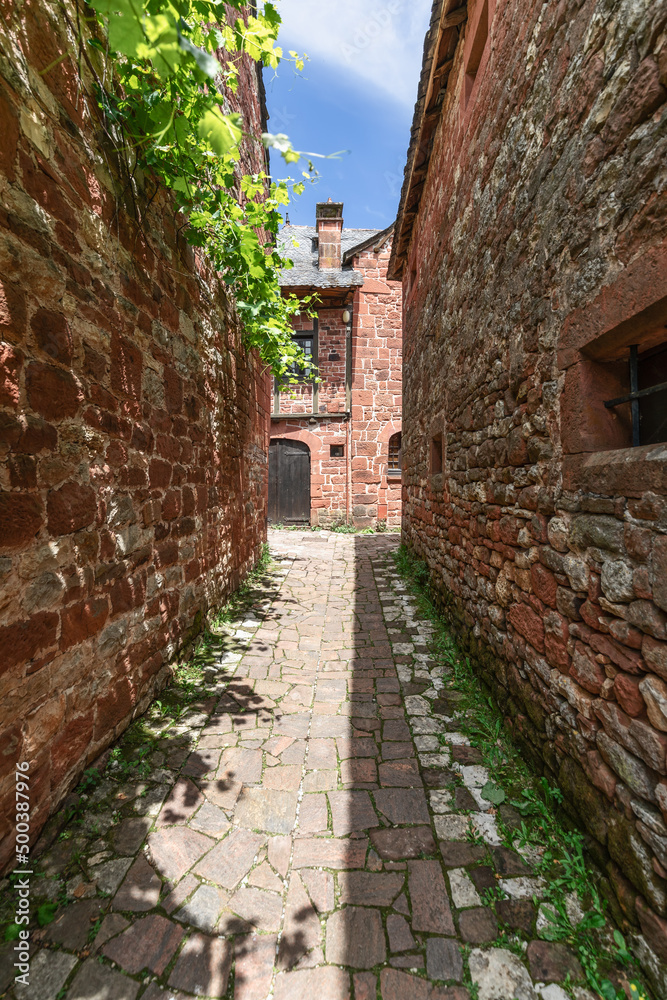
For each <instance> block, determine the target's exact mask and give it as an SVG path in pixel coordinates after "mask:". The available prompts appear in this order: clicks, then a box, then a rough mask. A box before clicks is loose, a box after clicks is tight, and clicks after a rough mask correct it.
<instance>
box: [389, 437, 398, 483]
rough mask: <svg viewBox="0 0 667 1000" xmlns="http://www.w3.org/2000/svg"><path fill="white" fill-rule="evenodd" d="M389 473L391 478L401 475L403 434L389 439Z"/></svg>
mask: <svg viewBox="0 0 667 1000" xmlns="http://www.w3.org/2000/svg"><path fill="white" fill-rule="evenodd" d="M387 472H388V473H389V475H390V476H400V474H401V432H400V431H399V432H398V433H397V434H392V436H391V437H390V438H389V455H388V463H387Z"/></svg>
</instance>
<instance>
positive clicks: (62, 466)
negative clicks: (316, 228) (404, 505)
mask: <svg viewBox="0 0 667 1000" xmlns="http://www.w3.org/2000/svg"><path fill="white" fill-rule="evenodd" d="M20 6H21V10H20V11H19V10H18V6H15V7H14V9H13V10H12V9H11V8H10V9H8V10H6V11H5V12H4V13H3V19H4V20H3V22H2V23H1V24H0V31H1V35H0V46H1V49H2V53H1V57H0V71H1V73H2V77H1V78H0V135H2V142H1V143H0V200H1V204H2V208H1V209H0V330H1V337H2V340H1V342H0V450H1V458H2V465H1V471H0V650H1V653H0V704H1V706H2V708H1V709H0V716H1V724H0V840H1V845H0V866H4V864H5V863H6V862H7V859H8V857H9V852H10V850H11V848H12V846H13V845H12V842H11V839H10V837H9V836H7V834H8V833H9V824H10V820H11V817H12V810H11V809H10V800H11V801H12V802H13V799H14V792H13V782H14V764H15V762H16V761H17V760H27V761H29V762H30V773H31V829H32V832H33V834H37V833H38V831H39V828H40V826H41V825H42V824H43V822H44V821H45V819H46V818H47V816H48V814H49V813H50V812H52V811H53V810H54V809H55V808H56V806H57V805H58V803H59V801H60V800H61V799H62V798H63V796H64V795H65V794H66V792H67V791H68V789H69V788H70V787H71V786H72V784H73V783H74V781H75V780H77V778H78V775H79V774H80V773H81V771H82V769H83V768H84V767H85V766H86V765H87V764H88V763H90V761H91V760H93V759H94V758H95V757H96V756H97V755H98V754H99V753H100V751H101V750H103V749H104V748H105V747H106V746H107V745H108V744H109V743H110V742H111V741H112V740H113V739H114V737H115V736H117V735H118V733H119V732H120V731H121V730H122V729H123V728H124V727H125V726H126V725H127V724H128V722H129V721H130V719H131V718H132V717H133V716H134V715H136V714H138V713H139V712H141V711H142V710H143V709H144V708H145V706H146V705H147V703H148V701H149V700H150V698H151V696H152V694H153V693H154V692H155V691H156V690H157V688H158V687H159V686H160V685H161V684H162V683H163V682H164V681H165V680H166V679H167V676H168V671H169V667H168V664H169V662H170V661H171V660H172V659H173V657H174V656H175V655H176V653H177V652H178V651H179V650H180V649H181V648H182V647H183V645H184V644H185V643H187V642H188V641H189V639H191V638H192V637H193V636H194V634H196V632H197V630H198V629H199V627H200V623H201V619H202V615H203V614H204V613H205V612H206V611H207V609H208V608H209V607H211V606H215V605H216V604H218V603H219V602H221V601H222V600H223V599H224V598H225V596H226V595H227V594H228V593H229V591H230V590H231V589H232V588H233V587H234V586H236V585H237V584H238V583H239V581H240V579H241V577H242V576H243V575H244V573H245V572H246V571H247V570H248V569H249V568H250V567H251V566H252V564H253V563H254V561H255V560H256V558H257V556H258V553H259V550H260V546H261V543H262V541H263V540H264V539H265V518H266V453H267V444H268V435H267V411H268V405H269V398H268V390H269V386H268V380H267V379H266V378H265V377H264V376H263V375H262V374H261V366H260V365H259V363H258V361H257V359H255V358H254V357H249V356H248V355H247V353H246V352H245V350H244V349H243V347H242V345H241V339H240V334H239V328H238V324H237V322H236V320H235V316H234V310H233V304H232V303H230V302H229V301H228V300H227V299H226V297H225V292H224V290H223V288H222V287H221V285H220V284H219V282H218V281H217V279H216V277H215V275H213V274H211V273H210V272H209V271H207V270H206V268H205V266H204V265H203V263H202V262H201V261H198V260H196V259H195V258H194V256H193V254H192V252H191V250H190V249H188V248H187V247H186V246H185V245H184V243H183V241H182V239H179V237H178V227H179V226H181V225H182V220H180V219H178V218H177V217H175V215H174V213H173V210H172V209H171V208H170V205H169V202H168V200H167V199H166V198H164V197H163V196H162V195H161V194H160V193H158V194H157V195H156V196H155V197H154V198H153V201H152V205H151V207H150V210H147V205H146V203H147V201H148V199H149V198H150V196H151V195H153V193H154V192H153V188H154V184H153V182H152V181H151V179H150V178H147V179H145V180H144V181H143V184H144V187H143V188H142V187H141V185H140V186H139V187H138V189H137V191H136V199H137V202H138V204H139V205H140V206H141V207H142V208H143V209H144V216H143V224H142V225H141V226H139V225H138V224H137V223H136V221H135V220H134V219H133V218H132V215H131V211H130V210H131V208H132V206H131V205H130V206H129V208H128V204H127V203H128V200H129V199H128V198H127V191H126V190H124V188H125V180H124V179H123V176H122V174H120V173H119V171H118V164H117V162H116V161H115V160H114V156H113V151H112V149H111V146H110V144H109V143H107V142H105V140H104V138H103V136H102V133H101V129H100V125H99V121H98V118H97V115H96V112H95V111H94V110H92V109H90V108H89V106H88V105H87V103H86V101H85V99H84V96H83V94H82V93H80V92H77V89H76V82H75V75H74V70H73V67H72V65H71V63H70V62H69V60H67V59H65V60H64V61H62V62H60V63H59V64H58V65H57V66H56V67H54V68H53V69H52V70H50V71H49V72H48V73H45V74H44V75H43V76H40V75H39V71H40V70H42V69H44V68H45V67H46V66H48V65H49V64H50V63H52V62H53V60H54V59H56V57H57V56H58V55H59V53H60V52H61V51H62V49H63V35H62V33H61V30H62V28H61V26H62V23H63V22H62V16H61V12H60V11H59V10H58V9H57V8H56V7H55V5H54V7H53V8H51V7H49V6H48V5H47V4H45V3H40V4H39V5H38V4H32V3H30V4H28V3H26V4H21V5H20ZM246 71H247V72H246V90H245V93H242V94H241V95H240V100H241V102H242V105H243V106H245V105H247V107H248V111H249V114H250V116H251V117H252V116H254V117H255V118H258V117H259V115H260V113H261V112H260V108H259V97H258V93H259V92H258V79H257V73H256V71H255V67H254V66H253V64H252V63H251V64H250V66H249V67H246ZM253 80H254V83H252V81H253ZM245 156H246V158H247V159H249V162H255V169H259V168H261V163H262V156H261V152H260V153H256V152H255V153H253V151H252V150H248V151H246V154H245ZM253 156H254V161H253V160H252V157H253Z"/></svg>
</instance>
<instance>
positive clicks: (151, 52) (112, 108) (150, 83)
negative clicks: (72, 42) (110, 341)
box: [43, 0, 316, 376]
mask: <svg viewBox="0 0 667 1000" xmlns="http://www.w3.org/2000/svg"><path fill="white" fill-rule="evenodd" d="M89 2H90V7H92V9H93V11H94V15H93V17H92V18H91V17H88V18H86V17H84V16H82V12H81V10H80V9H79V8H77V28H76V32H77V34H78V42H79V58H78V67H79V75H80V77H81V78H82V79H83V72H82V62H83V61H85V62H86V63H87V65H88V67H89V68H90V69H91V70H92V74H93V78H94V84H93V90H94V97H95V99H96V101H97V103H98V104H99V107H100V108H101V110H102V112H103V115H104V120H105V124H106V126H107V130H108V132H109V134H110V135H111V136H112V138H113V139H114V141H115V144H116V147H117V151H118V152H119V153H120V154H121V155H123V156H124V157H125V159H126V162H127V161H131V162H130V164H129V167H130V168H131V169H130V172H131V174H134V172H135V171H136V168H140V169H141V170H143V171H144V172H145V173H146V174H148V175H150V176H151V177H152V178H154V179H155V180H156V181H157V182H159V183H160V184H162V185H163V186H164V187H165V188H166V189H168V190H169V191H170V192H171V193H172V196H173V199H174V204H175V207H176V209H177V210H178V211H180V212H181V213H182V215H183V218H184V219H185V220H186V223H185V226H184V229H183V233H184V235H185V238H186V239H187V241H188V242H189V243H190V244H192V245H193V246H196V247H199V248H201V250H202V252H203V253H204V255H205V256H206V257H207V258H208V260H209V262H210V263H211V265H212V266H213V267H214V268H215V270H216V271H217V272H218V273H219V274H220V276H221V277H222V279H223V280H224V281H225V283H226V284H227V285H228V286H229V288H230V289H231V290H232V292H233V294H234V298H235V301H236V306H237V309H238V312H239V315H240V318H241V320H242V323H243V328H244V338H245V342H246V345H247V346H248V347H249V348H256V349H257V350H258V351H259V354H260V356H261V358H262V360H263V361H264V362H265V364H266V365H267V366H268V367H269V368H270V369H271V370H272V371H273V373H274V374H275V375H277V376H281V375H284V374H285V373H286V372H288V369H290V368H291V366H293V365H294V363H295V362H296V363H297V364H298V365H299V366H301V367H302V368H303V369H304V370H308V369H309V367H310V365H309V362H308V361H307V360H306V359H305V358H304V357H303V355H302V351H301V348H300V347H299V346H298V345H297V344H296V343H295V342H294V340H293V339H292V324H291V317H292V316H293V315H294V314H295V313H297V312H299V311H302V310H303V309H304V308H306V309H307V308H308V305H309V302H308V301H306V302H305V303H304V301H303V300H301V301H299V300H298V299H296V297H295V296H290V297H287V298H286V297H283V296H282V294H281V290H280V286H279V283H278V276H279V272H280V270H281V269H283V268H285V267H291V261H290V260H289V259H288V258H286V257H284V256H283V255H282V254H281V253H280V252H279V250H278V248H277V246H276V236H277V233H278V228H279V226H280V224H281V222H282V217H281V215H280V210H281V208H282V207H283V206H285V205H287V204H288V203H289V199H290V190H291V192H292V193H294V194H300V193H301V192H302V191H303V189H304V181H303V179H301V180H299V181H293V180H291V179H286V180H279V181H275V180H272V179H271V178H269V177H268V176H267V174H266V173H265V172H260V173H256V174H244V173H243V171H242V170H241V169H240V161H241V158H242V157H241V151H242V144H243V143H244V142H246V143H255V144H260V143H262V144H263V145H264V146H265V147H266V148H269V147H273V148H275V149H276V150H277V151H278V152H279V153H280V154H281V156H282V157H283V159H284V160H285V162H286V163H288V164H294V163H299V161H300V160H301V159H302V154H301V153H299V152H297V151H296V150H294V149H293V147H292V146H291V144H290V142H289V139H288V138H287V136H284V135H277V136H274V135H271V134H269V133H264V134H262V135H257V134H253V133H252V132H251V131H250V130H249V128H248V126H247V124H246V123H245V122H244V121H243V118H242V116H241V115H240V114H239V113H237V112H232V111H230V109H229V103H228V100H227V97H226V95H227V94H228V93H229V91H232V92H236V90H237V88H238V85H239V64H240V61H241V59H242V58H243V56H244V55H247V56H249V57H250V58H251V59H253V60H255V61H257V62H261V63H262V64H263V65H264V66H267V67H272V68H273V69H275V68H276V67H277V66H278V64H279V62H280V61H281V60H282V59H283V52H282V50H281V48H280V47H279V46H278V45H277V36H278V30H279V27H280V17H279V15H278V12H277V10H276V8H275V7H274V5H273V4H272V3H268V2H267V3H265V4H264V6H263V9H262V10H261V11H258V10H256V9H254V8H252V9H250V8H249V5H248V3H247V2H246V0H224V2H223V0H89ZM77 3H78V0H77ZM63 9H64V6H63ZM249 10H250V12H249ZM235 12H238V16H235ZM230 15H231V16H230ZM70 25H71V27H74V25H73V23H72V22H70ZM84 34H85V37H84ZM68 54H69V53H64V55H63V57H62V58H64V57H65V56H66V55H68ZM304 58H305V57H300V56H299V55H298V54H297V53H296V52H290V53H289V61H291V62H292V63H293V64H294V66H295V67H296V68H297V69H302V68H303V64H304V63H303V59H304ZM221 59H222V60H223V61H222V62H221ZM58 61H59V60H58ZM53 65H55V64H52V65H51V66H49V67H47V68H46V70H44V71H43V74H46V73H48V72H49V70H50V69H52V68H53ZM314 155H316V154H308V156H309V158H312V157H313V156H314ZM313 173H314V168H313V164H312V159H309V161H308V169H307V170H305V171H303V172H302V178H307V179H308V178H310V177H312V175H313Z"/></svg>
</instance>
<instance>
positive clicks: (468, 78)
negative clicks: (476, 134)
mask: <svg viewBox="0 0 667 1000" xmlns="http://www.w3.org/2000/svg"><path fill="white" fill-rule="evenodd" d="M488 38H489V3H488V0H484V4H483V6H482V10H481V13H480V15H479V21H478V22H477V29H476V31H475V38H474V40H473V43H472V48H471V49H470V55H469V56H468V62H467V63H466V73H465V81H464V107H467V106H468V101H469V100H470V95H471V94H472V91H473V87H474V86H475V80H476V79H477V74H478V72H479V67H480V64H481V62H482V56H483V55H484V49H485V48H486V43H487V41H488Z"/></svg>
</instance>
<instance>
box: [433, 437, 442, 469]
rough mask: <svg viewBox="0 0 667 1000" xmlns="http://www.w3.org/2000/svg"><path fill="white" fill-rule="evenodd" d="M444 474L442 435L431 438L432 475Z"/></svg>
mask: <svg viewBox="0 0 667 1000" xmlns="http://www.w3.org/2000/svg"><path fill="white" fill-rule="evenodd" d="M441 472H442V434H436V435H435V436H434V437H432V438H431V475H432V476H439V475H440V473H441Z"/></svg>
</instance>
